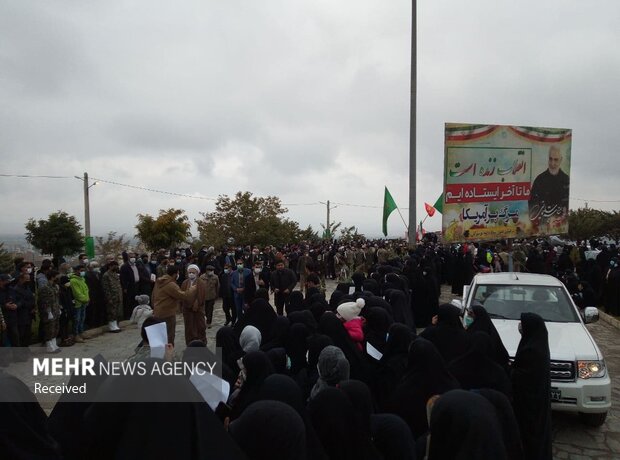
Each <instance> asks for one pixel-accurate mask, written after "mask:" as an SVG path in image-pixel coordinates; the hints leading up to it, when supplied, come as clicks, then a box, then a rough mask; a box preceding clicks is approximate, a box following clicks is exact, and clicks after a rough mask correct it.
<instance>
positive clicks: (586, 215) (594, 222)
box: [568, 208, 609, 240]
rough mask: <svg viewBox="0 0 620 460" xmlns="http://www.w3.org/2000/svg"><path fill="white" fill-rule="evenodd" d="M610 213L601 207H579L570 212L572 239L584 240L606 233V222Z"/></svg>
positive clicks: (569, 225)
mask: <svg viewBox="0 0 620 460" xmlns="http://www.w3.org/2000/svg"><path fill="white" fill-rule="evenodd" d="M608 215H609V213H607V212H605V211H601V210H599V209H592V208H579V209H577V210H571V211H569V213H568V236H569V238H570V239H572V240H584V239H588V238H592V237H599V236H604V235H605V231H606V229H605V223H606V222H608Z"/></svg>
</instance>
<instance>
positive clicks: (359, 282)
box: [351, 272, 366, 291]
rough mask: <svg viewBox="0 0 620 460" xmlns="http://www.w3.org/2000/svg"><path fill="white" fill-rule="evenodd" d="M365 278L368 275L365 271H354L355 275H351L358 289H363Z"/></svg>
mask: <svg viewBox="0 0 620 460" xmlns="http://www.w3.org/2000/svg"><path fill="white" fill-rule="evenodd" d="M365 279H366V275H364V273H362V272H355V273H353V275H351V281H353V284H354V285H355V290H356V291H361V290H362V287H363V285H364V280H365Z"/></svg>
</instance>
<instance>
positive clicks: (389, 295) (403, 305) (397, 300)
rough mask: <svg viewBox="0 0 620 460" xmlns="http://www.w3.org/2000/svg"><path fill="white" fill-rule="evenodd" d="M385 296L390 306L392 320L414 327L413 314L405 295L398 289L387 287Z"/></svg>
mask: <svg viewBox="0 0 620 460" xmlns="http://www.w3.org/2000/svg"><path fill="white" fill-rule="evenodd" d="M385 298H386V300H387V301H388V302H389V303H390V305H391V306H392V315H393V316H394V321H396V322H397V323H403V324H406V325H407V326H409V327H414V324H413V314H412V313H411V306H410V305H409V299H408V298H407V295H406V294H405V293H404V292H403V291H401V290H399V289H388V290H386V291H385Z"/></svg>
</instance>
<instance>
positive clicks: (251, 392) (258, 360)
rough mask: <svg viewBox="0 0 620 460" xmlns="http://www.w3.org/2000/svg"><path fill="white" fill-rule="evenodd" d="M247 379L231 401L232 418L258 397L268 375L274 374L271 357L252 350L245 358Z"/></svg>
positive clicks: (237, 415) (244, 364)
mask: <svg viewBox="0 0 620 460" xmlns="http://www.w3.org/2000/svg"><path fill="white" fill-rule="evenodd" d="M242 361H243V366H244V367H245V371H246V379H245V382H243V385H242V386H241V389H240V390H239V393H238V395H237V397H236V398H235V399H234V401H231V404H232V411H231V414H230V418H231V420H232V419H235V418H237V417H239V416H240V415H241V413H242V412H243V411H244V410H245V409H246V408H247V407H248V406H249V405H250V404H252V403H253V402H254V401H256V400H257V398H258V391H259V389H260V387H261V385H262V384H263V382H264V381H265V379H266V378H267V377H269V376H270V375H271V374H273V365H272V364H271V361H270V359H269V357H268V356H267V355H266V354H265V352H262V351H251V352H250V353H248V354H246V355H245V356H244V357H243V358H242Z"/></svg>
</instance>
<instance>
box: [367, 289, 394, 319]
mask: <svg viewBox="0 0 620 460" xmlns="http://www.w3.org/2000/svg"><path fill="white" fill-rule="evenodd" d="M364 300H365V302H366V308H371V307H381V308H383V309H384V310H385V311H387V312H388V313H389V315H390V317H391V318H392V319H393V318H394V311H393V310H392V306H391V305H390V303H389V302H388V301H387V300H385V299H384V298H383V297H379V296H376V295H372V296H370V297H367V298H365V299H364Z"/></svg>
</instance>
